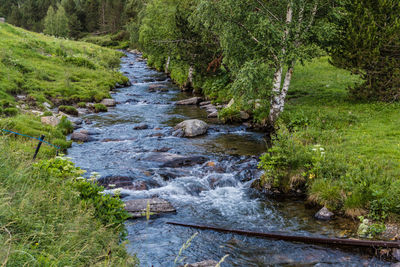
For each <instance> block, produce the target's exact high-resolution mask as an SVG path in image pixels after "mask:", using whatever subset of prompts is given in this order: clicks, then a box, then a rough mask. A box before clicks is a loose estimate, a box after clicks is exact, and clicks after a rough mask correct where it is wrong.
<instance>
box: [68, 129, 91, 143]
mask: <svg viewBox="0 0 400 267" xmlns="http://www.w3.org/2000/svg"><path fill="white" fill-rule="evenodd" d="M71 140H72V141H75V142H83V143H85V142H90V141H93V138H92V137H91V136H90V135H89V134H87V133H85V132H83V131H81V132H74V133H72V134H71Z"/></svg>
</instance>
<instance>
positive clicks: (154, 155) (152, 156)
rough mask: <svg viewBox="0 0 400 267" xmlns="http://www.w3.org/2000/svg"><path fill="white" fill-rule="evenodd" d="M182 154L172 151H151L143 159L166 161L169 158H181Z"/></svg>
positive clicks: (169, 159)
mask: <svg viewBox="0 0 400 267" xmlns="http://www.w3.org/2000/svg"><path fill="white" fill-rule="evenodd" d="M182 158H184V157H183V156H182V155H178V154H172V153H151V154H150V155H148V156H147V157H146V158H145V159H144V160H147V161H155V162H162V163H166V162H169V161H171V160H176V159H182Z"/></svg>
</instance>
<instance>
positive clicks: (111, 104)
mask: <svg viewBox="0 0 400 267" xmlns="http://www.w3.org/2000/svg"><path fill="white" fill-rule="evenodd" d="M100 104H103V105H104V106H106V107H115V106H116V105H117V102H116V101H115V99H112V98H106V99H103V100H102V101H101V102H100Z"/></svg>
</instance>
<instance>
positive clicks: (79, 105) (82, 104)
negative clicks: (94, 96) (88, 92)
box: [78, 102, 86, 108]
mask: <svg viewBox="0 0 400 267" xmlns="http://www.w3.org/2000/svg"><path fill="white" fill-rule="evenodd" d="M78 108H86V103H85V102H79V103H78Z"/></svg>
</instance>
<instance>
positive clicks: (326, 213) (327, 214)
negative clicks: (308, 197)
mask: <svg viewBox="0 0 400 267" xmlns="http://www.w3.org/2000/svg"><path fill="white" fill-rule="evenodd" d="M334 215H335V214H333V212H331V211H330V210H328V209H327V208H326V207H323V208H322V209H320V210H319V211H318V212H317V213H316V214H315V216H314V217H315V219H317V220H322V221H328V220H331V219H332V217H333V216H334Z"/></svg>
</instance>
